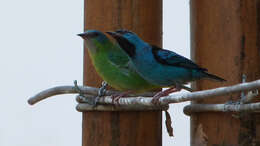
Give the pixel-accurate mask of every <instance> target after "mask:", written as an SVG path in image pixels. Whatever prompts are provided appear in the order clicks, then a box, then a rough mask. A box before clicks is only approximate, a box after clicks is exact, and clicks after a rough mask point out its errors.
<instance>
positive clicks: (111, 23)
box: [82, 0, 162, 146]
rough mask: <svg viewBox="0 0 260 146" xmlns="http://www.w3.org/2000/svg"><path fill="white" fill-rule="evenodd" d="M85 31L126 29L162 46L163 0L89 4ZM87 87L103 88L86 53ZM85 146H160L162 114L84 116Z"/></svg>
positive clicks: (93, 1) (93, 0)
mask: <svg viewBox="0 0 260 146" xmlns="http://www.w3.org/2000/svg"><path fill="white" fill-rule="evenodd" d="M84 9H85V11H84V15H85V17H84V19H85V20H84V29H85V30H87V29H96V30H100V31H108V30H116V29H119V28H125V29H129V30H132V31H134V32H136V33H137V34H139V35H140V36H141V37H142V38H144V40H146V41H149V42H151V43H153V44H157V45H159V46H160V45H161V44H162V0H141V1H140V0H85V8H84ZM84 50H85V51H84V85H90V86H95V87H99V86H100V84H101V79H100V78H99V77H98V76H97V74H96V72H95V70H94V68H93V66H92V64H91V62H90V60H89V56H88V53H87V48H85V49H84ZM82 126H83V136H82V140H83V141H82V142H83V146H123V145H129V146H160V145H161V144H162V138H161V136H162V133H161V132H162V131H161V130H162V126H161V112H159V111H150V112H143V111H140V112H84V113H83V125H82Z"/></svg>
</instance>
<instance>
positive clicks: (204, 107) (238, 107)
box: [183, 102, 260, 115]
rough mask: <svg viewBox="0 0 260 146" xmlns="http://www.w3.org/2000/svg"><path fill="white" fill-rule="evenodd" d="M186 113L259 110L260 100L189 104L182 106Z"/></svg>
mask: <svg viewBox="0 0 260 146" xmlns="http://www.w3.org/2000/svg"><path fill="white" fill-rule="evenodd" d="M183 112H184V113H185V114H186V115H191V114H192V113H198V112H260V102H258V103H250V104H191V105H187V106H185V107H184V109H183Z"/></svg>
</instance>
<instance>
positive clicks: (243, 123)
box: [190, 0, 260, 146]
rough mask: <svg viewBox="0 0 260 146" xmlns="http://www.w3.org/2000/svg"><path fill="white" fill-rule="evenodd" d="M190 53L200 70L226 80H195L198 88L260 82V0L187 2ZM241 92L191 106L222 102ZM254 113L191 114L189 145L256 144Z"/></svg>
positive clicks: (257, 129)
mask: <svg viewBox="0 0 260 146" xmlns="http://www.w3.org/2000/svg"><path fill="white" fill-rule="evenodd" d="M190 10H191V12H190V14H191V52H192V58H193V59H194V60H195V61H196V62H197V63H198V64H200V65H201V66H203V67H206V68H208V69H209V71H210V72H212V73H215V74H217V75H219V76H221V77H223V78H225V79H227V80H228V82H227V83H225V84H220V83H214V82H209V81H200V82H197V83H196V84H193V87H194V88H196V89H197V90H204V89H209V88H215V87H219V86H224V85H231V84H237V83H239V82H241V80H242V75H243V74H244V75H246V77H247V81H252V80H256V79H259V78H260V53H259V48H260V43H259V38H260V31H259V30H260V29H259V26H260V25H259V24H260V19H259V18H260V13H259V12H260V1H259V0H241V1H238V0H224V1H220V0H210V1H209V0H191V4H190ZM239 96H240V94H237V95H232V96H231V95H230V96H225V98H224V97H217V98H215V99H207V100H201V101H198V102H195V103H199V104H213V103H224V102H226V101H227V100H225V99H229V100H237V99H238V98H237V97H239ZM258 119H259V116H258V115H257V114H256V113H251V114H249V113H247V114H240V115H239V116H237V117H235V116H232V113H212V112H203V113H196V114H193V115H192V116H191V145H192V146H201V145H210V146H211V145H215V146H220V145H221V146H240V145H241V146H242V145H243V146H251V145H257V144H259V143H260V137H259V135H260V129H259V126H260V123H259V120H258Z"/></svg>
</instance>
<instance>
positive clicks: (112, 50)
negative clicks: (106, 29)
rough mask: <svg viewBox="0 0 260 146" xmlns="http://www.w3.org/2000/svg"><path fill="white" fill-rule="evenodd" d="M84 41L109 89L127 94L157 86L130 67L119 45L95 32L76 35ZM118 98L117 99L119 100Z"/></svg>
mask: <svg viewBox="0 0 260 146" xmlns="http://www.w3.org/2000/svg"><path fill="white" fill-rule="evenodd" d="M78 35H79V36H80V37H82V38H83V39H84V41H85V44H86V46H87V48H88V52H89V55H90V58H91V61H92V64H93V66H94V67H95V69H96V71H97V73H98V74H99V76H101V78H102V79H103V80H104V81H106V82H107V83H108V84H109V85H110V86H111V87H113V88H115V89H117V90H119V91H123V94H122V95H121V96H120V97H122V96H126V95H127V94H128V93H142V92H145V91H150V90H153V89H156V88H160V87H159V86H156V85H153V84H151V83H149V82H147V81H146V80H144V79H143V78H142V77H141V76H140V75H139V74H138V73H137V72H136V71H135V70H134V68H133V67H132V65H131V63H130V60H129V58H128V57H127V54H126V53H125V52H124V51H123V49H121V48H120V47H119V45H118V44H117V43H115V42H113V41H112V40H111V39H110V38H108V37H107V36H106V35H105V34H104V33H102V32H100V31H97V30H87V31H85V32H84V33H81V34H78ZM120 97H119V98H120Z"/></svg>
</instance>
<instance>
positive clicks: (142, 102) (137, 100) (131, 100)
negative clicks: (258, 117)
mask: <svg viewBox="0 0 260 146" xmlns="http://www.w3.org/2000/svg"><path fill="white" fill-rule="evenodd" d="M79 88H80V90H82V91H83V93H84V94H91V95H97V92H98V89H97V88H93V87H88V86H80V87H79ZM257 88H260V80H256V81H253V82H247V83H241V84H237V85H234V86H229V87H221V88H215V89H210V90H204V91H197V92H192V93H175V94H172V95H170V96H165V97H162V98H160V100H159V105H167V104H169V103H178V102H184V101H191V100H200V99H207V98H212V97H215V96H221V95H226V94H231V93H235V92H240V91H249V90H254V89H257ZM68 93H76V91H75V88H74V86H60V87H55V88H51V89H48V90H45V91H42V92H40V93H38V94H37V95H35V96H33V97H32V98H30V99H29V100H28V103H29V104H34V103H36V102H38V101H40V100H43V99H45V98H47V97H50V96H53V95H58V94H68ZM115 93H118V92H112V91H107V92H106V93H105V95H112V94H115ZM148 94H149V93H148ZM152 94H154V93H152ZM150 95H151V93H150ZM143 96H144V95H143ZM151 101H152V98H147V97H140V96H139V97H125V98H121V99H119V101H118V103H119V105H133V104H134V105H135V106H154V104H153V103H152V102H151ZM98 103H100V104H113V101H112V98H111V97H110V96H105V97H103V98H100V99H99V101H98Z"/></svg>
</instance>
